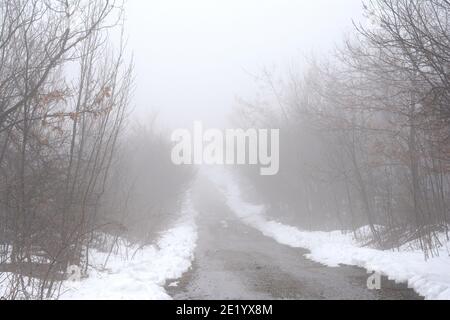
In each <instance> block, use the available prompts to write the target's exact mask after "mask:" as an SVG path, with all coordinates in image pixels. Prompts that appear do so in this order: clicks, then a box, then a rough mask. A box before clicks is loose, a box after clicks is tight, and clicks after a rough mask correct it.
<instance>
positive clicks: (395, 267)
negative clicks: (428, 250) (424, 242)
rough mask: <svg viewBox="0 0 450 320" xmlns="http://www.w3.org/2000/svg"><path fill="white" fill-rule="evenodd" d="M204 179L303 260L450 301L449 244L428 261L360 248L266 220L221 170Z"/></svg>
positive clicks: (416, 254)
mask: <svg viewBox="0 0 450 320" xmlns="http://www.w3.org/2000/svg"><path fill="white" fill-rule="evenodd" d="M207 176H208V177H209V178H210V180H212V181H213V182H214V183H215V184H216V185H217V187H218V188H219V189H220V190H221V192H223V194H224V195H225V197H226V201H227V205H228V206H229V208H230V209H231V210H232V211H233V212H234V213H235V214H236V215H237V216H238V217H239V218H241V219H242V221H244V222H245V223H246V224H248V225H249V226H252V227H254V228H256V229H258V230H259V231H261V232H262V233H263V234H264V235H265V236H268V237H271V238H273V239H274V240H276V241H277V242H279V243H281V244H284V245H288V246H291V247H295V248H305V249H308V250H309V251H310V253H309V254H308V255H307V258H309V259H311V260H314V261H316V262H319V263H322V264H324V265H326V266H329V267H337V266H339V265H340V264H345V265H354V266H359V267H362V268H365V269H367V270H368V271H371V272H378V273H381V274H383V275H385V276H387V277H388V278H389V279H391V280H395V281H398V282H406V283H408V286H409V287H410V288H412V289H414V290H415V291H416V292H417V293H418V294H420V295H422V296H424V297H425V298H426V299H446V300H448V299H450V256H449V248H450V242H446V243H445V245H444V247H442V248H441V249H440V255H439V257H435V258H432V259H429V260H428V261H425V259H424V255H423V253H422V252H421V251H420V250H411V249H409V250H406V249H405V250H404V251H401V252H398V251H391V250H386V251H382V250H376V249H371V248H362V247H360V245H359V244H358V242H357V241H355V240H354V238H353V236H352V235H351V234H342V232H340V231H335V232H306V231H301V230H299V229H298V228H295V227H292V226H288V225H284V224H282V223H279V222H277V221H274V220H271V219H269V218H267V217H266V215H265V207H264V206H261V205H254V204H251V203H248V202H246V201H244V200H243V199H242V195H241V190H240V188H239V184H238V183H237V181H235V179H233V177H232V175H231V174H230V173H228V172H226V171H225V170H222V169H216V168H211V169H210V170H208V172H207Z"/></svg>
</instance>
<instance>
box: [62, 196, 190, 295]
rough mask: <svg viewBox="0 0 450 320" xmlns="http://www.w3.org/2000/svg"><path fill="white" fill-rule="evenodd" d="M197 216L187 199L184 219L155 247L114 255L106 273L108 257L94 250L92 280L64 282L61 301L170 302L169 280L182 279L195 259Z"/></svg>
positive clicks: (91, 259)
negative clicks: (138, 300)
mask: <svg viewBox="0 0 450 320" xmlns="http://www.w3.org/2000/svg"><path fill="white" fill-rule="evenodd" d="M195 215H196V212H195V211H194V209H193V207H192V203H191V201H190V199H188V200H187V201H186V202H185V205H184V209H183V215H182V218H181V219H180V220H179V221H178V222H177V223H176V225H175V227H173V228H172V229H170V230H168V231H166V232H164V233H163V234H162V235H161V238H160V239H159V240H158V242H157V244H156V245H152V246H149V247H145V248H143V249H138V248H136V247H135V248H131V249H130V248H127V249H128V252H129V253H130V256H129V259H126V258H125V257H124V256H123V255H115V256H111V257H110V258H109V260H108V264H107V266H106V267H107V269H106V270H103V268H102V267H103V263H104V261H106V257H107V254H106V253H102V252H98V251H92V253H91V256H90V261H91V263H92V265H93V266H92V267H91V268H90V269H89V272H88V273H89V277H88V278H86V279H83V280H82V281H78V282H77V281H75V282H69V281H67V282H65V283H64V285H63V287H62V290H61V296H60V299H63V300H74V299H76V300H100V299H101V300H116V299H131V300H133V299H145V300H156V299H159V300H165V299H171V298H170V296H169V295H168V294H167V293H166V292H165V290H164V285H165V283H166V281H167V280H169V279H177V278H179V277H181V276H182V274H183V273H184V272H186V271H187V270H188V269H189V268H190V266H191V262H192V260H193V259H194V249H195V246H196V241H197V228H196V224H195Z"/></svg>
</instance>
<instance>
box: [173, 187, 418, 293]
mask: <svg viewBox="0 0 450 320" xmlns="http://www.w3.org/2000/svg"><path fill="white" fill-rule="evenodd" d="M193 196H194V201H195V206H196V209H197V210H198V211H199V216H198V218H197V224H198V228H199V230H198V232H199V234H198V236H199V239H198V243H197V248H196V256H195V261H194V262H193V266H192V268H191V270H190V271H188V272H187V273H185V274H184V276H183V277H182V278H181V279H179V280H178V281H177V282H176V283H173V282H172V284H171V286H169V284H170V282H168V285H167V286H166V289H167V292H168V293H169V295H171V296H172V297H173V298H174V299H208V300H211V299H225V300H227V299H249V300H253V299H262V300H264V299H353V300H355V299H420V297H419V296H418V295H417V294H415V293H414V291H412V290H410V289H408V288H407V287H406V285H398V284H395V283H394V282H392V281H388V280H387V279H382V283H381V290H369V289H368V288H367V278H368V276H369V275H368V274H367V273H366V271H365V270H363V269H360V268H356V267H350V266H343V267H339V268H329V267H325V266H323V265H321V264H318V263H315V262H313V261H311V260H308V259H306V258H305V257H304V254H306V253H308V252H307V251H306V250H302V249H297V248H291V247H288V246H284V245H281V244H279V243H277V242H276V241H274V240H273V239H271V238H268V237H265V236H264V235H263V234H261V233H260V232H259V231H258V230H255V229H253V228H251V227H249V226H247V225H245V224H243V223H242V222H241V221H240V220H239V219H238V218H237V217H235V216H234V214H233V213H232V212H230V211H229V209H228V208H227V206H226V204H225V202H224V199H223V196H222V194H221V193H220V192H218V191H217V190H215V188H214V185H212V184H208V183H202V184H201V185H199V186H197V187H196V188H194V195H193ZM175 284H176V286H174V285H175Z"/></svg>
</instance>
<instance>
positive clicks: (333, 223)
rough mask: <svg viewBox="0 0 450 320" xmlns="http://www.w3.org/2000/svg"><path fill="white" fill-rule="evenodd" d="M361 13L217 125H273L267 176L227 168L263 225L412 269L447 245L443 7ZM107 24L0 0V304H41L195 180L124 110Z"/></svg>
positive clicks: (449, 87) (105, 11)
mask: <svg viewBox="0 0 450 320" xmlns="http://www.w3.org/2000/svg"><path fill="white" fill-rule="evenodd" d="M363 3H364V16H365V18H366V20H365V21H364V22H355V23H354V26H353V30H352V32H350V33H349V34H347V35H346V36H345V37H343V38H342V39H337V43H338V44H337V46H336V49H335V50H333V52H332V54H326V55H309V56H307V57H306V58H305V59H304V61H301V63H299V64H300V65H301V67H299V68H294V67H292V68H291V69H289V70H287V71H286V72H284V74H283V72H282V73H281V74H280V73H276V74H275V73H271V72H269V71H267V70H262V71H261V73H260V75H259V76H258V77H257V79H256V81H257V83H258V85H259V88H260V92H259V93H256V92H255V94H254V96H255V97H257V98H255V99H252V98H245V99H244V98H243V99H239V102H238V105H237V106H236V108H235V109H234V110H233V114H232V119H233V120H232V122H233V126H235V127H239V128H279V129H280V171H279V173H278V174H277V175H274V176H261V175H260V173H259V168H256V167H254V166H240V167H239V168H237V170H236V171H237V173H238V174H239V175H240V177H241V178H243V179H244V180H246V181H248V182H250V184H251V185H252V187H253V189H252V191H251V192H250V193H251V197H252V198H253V199H258V201H260V202H262V203H264V204H265V205H267V206H268V208H269V209H268V211H270V213H271V216H272V217H275V218H279V219H281V220H283V221H288V222H289V223H290V224H292V225H295V226H296V227H299V228H301V229H302V230H309V231H318V230H323V231H331V230H342V232H353V233H354V236H355V237H356V238H357V239H359V240H361V241H362V242H363V243H364V245H366V246H370V247H372V248H377V249H383V250H384V249H393V248H394V249H395V248H400V247H401V246H402V245H404V244H405V243H409V242H411V241H416V242H417V243H418V244H419V247H420V250H421V251H422V252H423V254H424V257H425V259H429V258H432V257H434V256H436V255H438V253H439V248H441V247H442V246H443V245H444V244H443V243H442V238H441V237H439V235H441V234H442V233H444V234H446V237H447V241H448V240H449V230H448V228H449V222H450V221H449V219H450V1H448V0H369V1H363ZM124 30H125V29H124V7H123V4H122V3H121V1H118V0H57V1H55V0H0V275H1V274H2V273H4V274H8V277H6V278H2V277H0V286H2V282H3V285H4V286H6V283H7V289H6V290H5V294H4V297H5V298H6V299H17V298H25V299H47V298H55V297H58V295H59V294H60V289H61V286H62V283H63V280H64V279H66V276H67V268H68V267H69V266H72V265H75V266H79V267H80V268H81V272H82V273H83V275H84V274H86V273H87V271H88V267H89V265H90V261H89V256H90V255H89V251H90V250H94V249H95V250H102V252H106V253H107V255H108V257H109V255H111V254H113V253H114V252H115V251H116V250H118V248H119V247H121V246H122V245H125V246H126V247H127V246H128V247H130V248H131V247H132V245H136V244H137V245H138V246H145V245H147V244H150V243H152V241H153V240H154V237H155V236H156V235H157V234H158V232H160V231H161V230H164V229H165V228H166V227H167V226H168V225H169V224H170V223H171V222H172V221H174V220H175V219H176V218H177V216H178V215H179V212H180V208H181V205H182V201H183V199H184V196H185V194H186V192H187V191H188V190H189V188H190V185H191V184H192V183H193V181H194V180H195V177H196V170H197V168H192V167H188V166H175V165H174V164H173V163H172V162H171V159H170V152H171V149H172V146H173V142H171V141H170V133H169V132H167V131H168V130H167V129H165V128H164V125H159V123H158V122H159V119H158V117H157V116H156V115H155V116H152V117H147V118H145V117H140V116H135V114H134V113H133V108H134V106H133V104H132V103H131V102H130V101H131V99H132V96H133V91H134V87H135V78H134V64H133V59H132V56H131V55H130V53H129V51H128V48H127V41H126V38H127V37H126V35H124ZM118 34H119V35H121V36H120V41H119V43H120V44H119V45H117V43H115V44H113V42H112V41H111V38H112V37H113V36H112V35H114V37H116V38H117V35H118ZM292 37H295V33H293V34H292ZM131 51H132V48H131ZM363 226H369V231H370V232H369V233H364V234H360V233H358V232H359V230H360V228H361V227H363ZM132 254H133V252H130V255H132ZM105 265H106V262H105ZM0 296H1V295H0Z"/></svg>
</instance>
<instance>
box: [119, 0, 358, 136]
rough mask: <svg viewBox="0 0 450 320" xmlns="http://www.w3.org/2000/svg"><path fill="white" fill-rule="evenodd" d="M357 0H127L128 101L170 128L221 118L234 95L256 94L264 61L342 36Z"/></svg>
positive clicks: (289, 58)
mask: <svg viewBox="0 0 450 320" xmlns="http://www.w3.org/2000/svg"><path fill="white" fill-rule="evenodd" d="M361 8H362V5H361V0H128V2H127V4H126V12H125V14H126V17H127V21H126V34H127V36H128V46H129V49H130V50H131V51H132V52H133V54H134V58H135V67H136V69H135V74H136V90H135V94H134V100H133V104H134V105H135V107H136V112H137V114H138V115H139V116H140V117H143V116H144V115H145V114H149V113H150V112H151V110H158V112H159V118H160V121H161V122H164V124H165V126H170V127H191V125H192V122H193V121H194V120H202V121H205V122H206V123H207V124H209V125H211V126H215V125H219V124H220V123H221V121H223V120H224V119H225V118H226V115H227V113H229V112H230V110H231V108H232V107H233V106H234V105H235V97H236V96H241V97H247V98H248V97H252V96H254V95H255V94H256V88H255V85H254V80H253V79H252V77H251V76H250V75H249V74H248V72H249V73H252V74H257V73H259V72H260V71H261V70H262V68H263V67H271V66H273V65H277V66H280V67H285V66H287V65H288V64H290V63H292V62H294V61H295V60H296V59H300V57H301V56H302V55H303V54H310V53H312V52H316V53H317V52H318V53H323V52H324V51H326V50H329V49H331V48H332V47H333V46H334V45H335V44H337V43H339V41H340V40H341V39H342V36H343V34H344V32H345V31H349V30H351V25H352V19H356V20H358V19H359V17H360V14H361Z"/></svg>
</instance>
